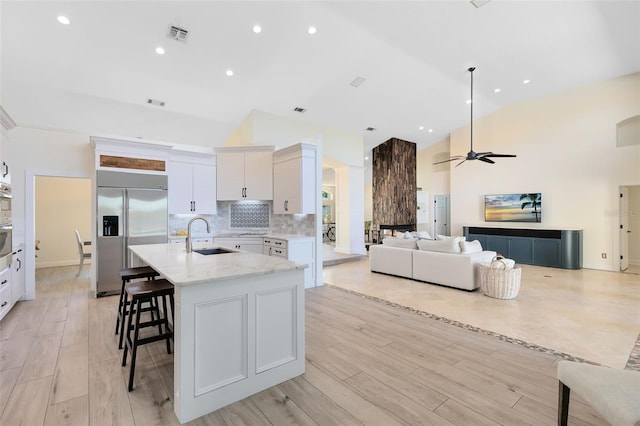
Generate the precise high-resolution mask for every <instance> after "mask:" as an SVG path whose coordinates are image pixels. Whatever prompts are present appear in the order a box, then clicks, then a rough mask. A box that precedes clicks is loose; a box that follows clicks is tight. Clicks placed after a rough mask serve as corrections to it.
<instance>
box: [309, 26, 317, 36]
mask: <svg viewBox="0 0 640 426" xmlns="http://www.w3.org/2000/svg"><path fill="white" fill-rule="evenodd" d="M317 31H318V29H317V28H316V27H314V26H311V27H309V28H308V29H307V32H308V33H309V34H311V35H313V34H315V33H316V32H317Z"/></svg>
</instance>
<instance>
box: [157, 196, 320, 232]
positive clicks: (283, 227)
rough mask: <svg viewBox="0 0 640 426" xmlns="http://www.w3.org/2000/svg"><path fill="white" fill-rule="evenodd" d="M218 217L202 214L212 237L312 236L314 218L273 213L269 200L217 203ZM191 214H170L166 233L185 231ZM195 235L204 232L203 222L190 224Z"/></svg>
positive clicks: (313, 216)
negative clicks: (241, 234)
mask: <svg viewBox="0 0 640 426" xmlns="http://www.w3.org/2000/svg"><path fill="white" fill-rule="evenodd" d="M217 210H218V212H217V214H215V215H202V216H203V217H204V218H205V219H207V220H208V221H209V223H210V224H211V227H212V229H211V232H212V233H213V234H225V233H233V232H256V233H273V234H291V235H305V236H315V215H290V214H273V203H272V202H270V201H261V202H245V201H240V202H238V201H218V205H217ZM192 217H193V215H170V216H169V233H170V234H171V235H175V234H176V232H178V231H179V230H186V229H187V224H188V223H189V220H190V219H191V218H192ZM192 228H193V229H192V230H193V232H194V235H202V234H204V233H205V232H206V227H205V224H204V223H203V222H202V221H196V222H194V223H193V226H192Z"/></svg>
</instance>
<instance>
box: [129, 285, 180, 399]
mask: <svg viewBox="0 0 640 426" xmlns="http://www.w3.org/2000/svg"><path fill="white" fill-rule="evenodd" d="M173 294H174V290H173V284H171V282H169V281H168V280H165V279H159V280H148V281H134V282H130V283H127V284H126V285H125V288H124V303H125V305H126V304H127V303H129V316H128V319H127V336H126V338H125V345H124V353H123V355H122V366H123V367H124V366H125V365H127V354H128V352H129V351H131V370H130V372H129V392H131V391H132V390H133V376H134V374H135V368H136V355H137V353H138V346H140V345H146V344H147V343H152V342H157V341H159V340H166V341H167V353H168V354H170V353H171V338H172V337H173V331H172V330H170V329H169V320H168V310H167V296H168V297H169V302H170V309H171V320H172V321H173V319H174V315H173V309H174V301H173ZM158 298H162V308H163V310H164V315H161V313H160V309H159V307H158V301H157V299H158ZM151 300H155V301H156V303H155V308H154V310H155V312H156V314H157V318H156V319H154V318H152V319H151V320H150V321H144V322H141V321H140V314H141V313H142V312H143V309H142V304H143V303H145V302H151ZM152 306H153V305H152ZM134 316H135V322H134V320H133V317H134ZM156 325H157V326H158V334H155V335H150V336H147V337H141V336H140V329H142V328H145V327H154V326H156ZM163 325H164V331H163V329H162V328H163V327H162V326H163ZM132 331H133V338H132V337H131V332H132Z"/></svg>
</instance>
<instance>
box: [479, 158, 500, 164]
mask: <svg viewBox="0 0 640 426" xmlns="http://www.w3.org/2000/svg"><path fill="white" fill-rule="evenodd" d="M478 160H480V161H484V162H485V163H489V164H495V163H496V162H495V161H493V160H490V159H488V158H487V157H478Z"/></svg>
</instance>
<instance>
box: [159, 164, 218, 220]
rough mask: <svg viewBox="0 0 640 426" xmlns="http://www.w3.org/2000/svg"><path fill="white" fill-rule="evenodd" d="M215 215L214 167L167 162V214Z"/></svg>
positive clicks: (210, 165)
mask: <svg viewBox="0 0 640 426" xmlns="http://www.w3.org/2000/svg"><path fill="white" fill-rule="evenodd" d="M184 213H186V214H216V166H215V165H212V164H199V163H191V162H185V161H170V162H169V214H184Z"/></svg>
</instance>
